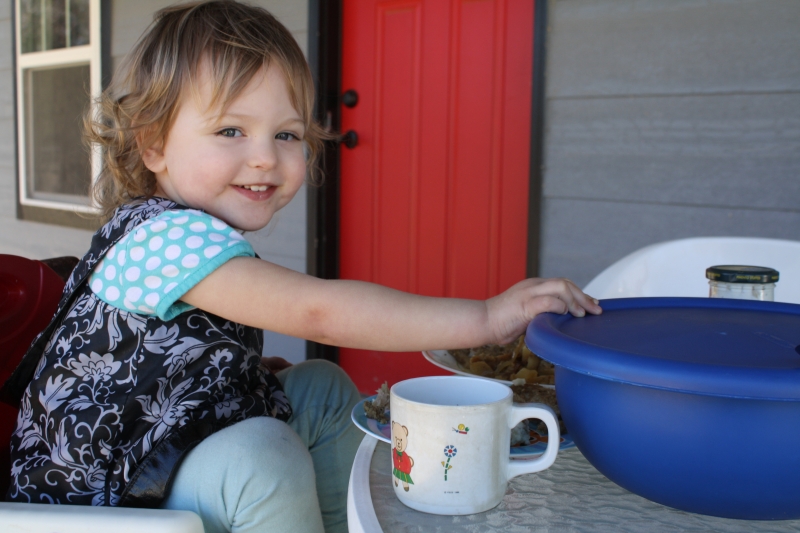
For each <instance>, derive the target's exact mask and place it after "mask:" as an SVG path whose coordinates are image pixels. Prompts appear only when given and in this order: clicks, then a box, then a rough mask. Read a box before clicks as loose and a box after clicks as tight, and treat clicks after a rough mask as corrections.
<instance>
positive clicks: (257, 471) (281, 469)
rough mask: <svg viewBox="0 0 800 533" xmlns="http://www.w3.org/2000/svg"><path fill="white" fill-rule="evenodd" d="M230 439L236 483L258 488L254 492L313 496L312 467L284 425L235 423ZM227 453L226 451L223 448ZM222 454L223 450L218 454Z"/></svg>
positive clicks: (263, 421)
mask: <svg viewBox="0 0 800 533" xmlns="http://www.w3.org/2000/svg"><path fill="white" fill-rule="evenodd" d="M231 428H236V431H234V432H231V434H230V435H229V437H230V438H234V439H236V441H237V448H238V449H239V450H241V453H240V454H239V455H238V456H237V457H236V458H235V459H234V460H233V463H234V464H235V465H236V469H237V470H238V471H239V475H238V476H237V477H239V483H242V482H243V483H244V484H245V485H250V486H252V485H255V486H257V487H259V488H258V489H257V491H256V492H260V493H267V494H269V493H271V492H274V491H280V492H282V493H286V492H288V493H299V494H305V493H307V492H308V491H311V494H312V495H315V494H316V490H315V479H314V463H313V461H312V460H311V455H310V454H309V452H308V449H307V447H306V446H305V444H304V443H303V441H302V440H301V439H300V437H299V436H298V435H297V433H295V432H294V430H292V428H291V427H289V426H288V425H287V424H286V423H284V422H281V421H279V420H276V419H274V418H268V417H258V418H251V419H248V420H245V421H243V422H239V423H238V424H236V425H235V426H232V427H231ZM227 449H229V448H227ZM220 453H228V452H226V448H223V449H221V450H220Z"/></svg>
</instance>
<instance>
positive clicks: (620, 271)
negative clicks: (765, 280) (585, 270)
mask: <svg viewBox="0 0 800 533" xmlns="http://www.w3.org/2000/svg"><path fill="white" fill-rule="evenodd" d="M714 265H752V266H762V267H769V268H774V269H775V270H777V271H778V272H779V273H780V280H779V281H778V283H777V284H776V285H775V301H776V302H789V303H796V304H800V242H798V241H788V240H780V239H758V238H749V237H697V238H691V239H679V240H675V241H667V242H661V243H658V244H652V245H650V246H646V247H644V248H641V249H640V250H637V251H635V252H633V253H632V254H630V255H628V256H625V257H623V258H622V259H620V260H619V261H617V262H616V263H614V264H613V265H611V266H610V267H608V268H607V269H605V270H604V271H602V272H601V273H600V274H598V275H597V277H595V278H594V279H593V280H592V281H590V282H589V284H588V285H586V287H585V288H584V291H585V292H586V293H587V294H590V295H591V296H593V297H595V298H599V299H601V300H602V299H604V298H627V297H639V296H693V297H703V296H708V280H707V279H706V277H705V272H706V268H708V267H710V266H714Z"/></svg>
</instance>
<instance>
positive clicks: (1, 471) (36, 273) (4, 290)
mask: <svg viewBox="0 0 800 533" xmlns="http://www.w3.org/2000/svg"><path fill="white" fill-rule="evenodd" d="M63 289H64V280H62V279H61V278H60V277H59V276H58V274H56V273H55V272H54V271H53V270H52V269H50V268H49V267H48V266H47V265H45V264H43V263H41V262H40V261H32V260H30V259H25V258H23V257H17V256H14V255H3V254H0V384H2V383H5V381H6V380H7V379H8V377H9V376H10V375H11V374H12V373H13V372H14V369H15V368H16V367H17V365H18V364H19V362H20V360H21V359H22V356H23V355H25V352H26V351H27V350H28V348H29V347H30V345H31V342H32V341H33V339H34V337H36V335H38V334H39V333H40V332H41V331H42V330H43V329H44V328H45V327H47V324H49V323H50V319H51V318H52V317H53V313H55V311H56V308H57V307H58V302H59V300H60V299H61V292H62V291H63ZM16 420H17V408H16V407H12V406H9V405H6V404H4V403H2V402H0V494H5V491H6V490H7V488H8V483H9V475H10V472H11V465H10V463H9V453H10V450H9V445H10V440H11V432H12V431H14V426H15V424H16Z"/></svg>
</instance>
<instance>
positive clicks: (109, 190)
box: [3, 1, 600, 533]
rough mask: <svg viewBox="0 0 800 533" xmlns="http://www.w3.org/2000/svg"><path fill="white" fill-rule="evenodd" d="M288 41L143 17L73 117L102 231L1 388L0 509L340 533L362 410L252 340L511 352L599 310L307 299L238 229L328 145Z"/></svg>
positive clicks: (549, 287) (230, 8)
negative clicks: (99, 88) (537, 329)
mask: <svg viewBox="0 0 800 533" xmlns="http://www.w3.org/2000/svg"><path fill="white" fill-rule="evenodd" d="M312 105H313V87H312V79H311V75H310V72H309V69H308V66H307V65H306V62H305V60H304V58H303V55H302V53H301V51H300V49H299V48H298V46H297V44H296V43H295V41H294V40H293V38H292V36H291V35H290V34H289V32H288V31H287V30H286V29H285V28H284V27H283V26H282V25H281V24H280V23H278V22H277V21H276V20H275V19H274V18H273V17H272V16H271V15H269V14H268V13H267V12H265V11H263V10H261V9H258V8H254V7H249V6H246V5H242V4H239V3H236V2H233V1H214V2H203V3H192V4H184V5H179V6H174V7H170V8H167V9H164V10H162V11H160V12H159V13H158V14H157V15H156V18H155V22H154V23H153V25H152V27H151V28H150V29H149V31H148V32H147V33H146V34H145V35H144V37H143V38H142V39H141V41H140V42H139V43H138V44H137V45H136V46H135V48H134V49H133V50H132V52H131V53H130V55H129V57H128V58H127V61H126V63H125V65H124V68H123V69H122V70H121V71H120V73H119V74H118V75H117V77H115V79H114V81H113V82H112V84H111V87H110V88H109V89H108V90H107V91H106V93H105V94H104V95H103V97H102V98H101V101H100V108H101V113H100V117H99V118H96V119H95V120H94V121H92V120H88V127H87V131H88V138H89V140H90V141H92V142H94V143H97V144H99V145H100V146H101V147H102V148H103V152H104V161H105V164H104V168H103V173H102V176H101V177H100V179H99V181H98V182H97V185H96V187H95V190H94V195H95V199H96V201H97V202H98V204H99V205H100V206H101V207H102V209H103V210H104V213H105V214H106V217H107V219H108V222H107V223H106V224H105V225H104V226H103V227H102V228H101V229H100V230H99V231H98V232H97V233H96V234H95V235H94V238H93V240H92V245H91V248H90V250H89V252H88V253H87V254H86V255H85V256H84V257H83V259H82V260H81V261H80V263H79V264H78V266H77V267H76V268H75V270H74V271H73V273H72V275H71V278H70V279H69V282H68V283H67V286H66V288H65V290H64V296H63V298H62V300H61V302H60V304H59V308H58V311H57V313H56V315H55V317H54V319H53V321H52V323H51V324H50V326H48V328H47V329H46V330H45V331H44V332H43V333H42V334H41V335H40V336H39V337H37V339H36V340H35V341H34V343H33V345H32V347H31V349H30V350H29V352H28V354H27V355H26V356H25V359H24V360H23V362H22V363H21V365H20V367H19V368H18V369H17V371H16V372H15V374H14V375H13V376H12V378H11V379H10V380H9V381H8V383H7V384H6V385H5V386H4V388H3V397H4V398H5V399H6V400H11V401H13V402H15V404H18V405H20V411H19V417H18V421H17V427H16V430H15V432H14V434H13V437H12V483H11V487H10V489H9V493H8V499H9V500H12V501H23V502H36V503H63V504H80V505H111V506H139V507H165V508H170V509H189V510H192V511H195V512H197V513H198V514H199V515H200V516H201V518H202V520H203V523H204V526H205V528H206V531H207V532H209V533H211V532H216V531H232V530H233V531H242V532H243V531H271V532H278V531H295V532H298V531H322V530H323V528H324V529H325V530H327V531H345V530H346V490H347V481H348V476H349V472H350V466H351V464H352V459H353V456H354V454H355V450H356V448H357V446H358V443H359V441H360V438H361V435H360V434H359V431H358V430H357V429H355V427H354V426H353V425H352V424H351V423H350V421H349V413H350V411H351V409H352V407H353V405H354V404H355V403H356V402H357V401H358V400H359V395H358V392H357V391H356V389H355V387H354V386H353V384H352V383H351V382H350V381H349V380H348V379H347V377H346V376H345V375H344V374H343V373H342V372H341V371H340V370H339V369H338V367H336V366H334V365H332V364H329V363H325V362H321V361H312V362H307V363H302V364H299V365H295V366H290V367H288V368H284V369H282V370H280V371H279V372H277V374H273V373H271V372H270V370H269V369H268V368H267V367H266V366H265V365H264V364H262V361H261V358H260V355H261V352H262V346H261V344H262V337H261V332H260V330H261V329H269V330H272V331H276V332H280V333H284V334H287V335H293V336H296V337H301V338H305V339H311V340H314V341H316V342H321V343H328V344H334V345H338V346H348V347H357V348H366V349H371V350H389V351H416V350H422V349H436V348H459V347H470V346H477V345H482V344H486V343H499V342H509V341H511V340H512V339H514V338H516V337H517V336H519V335H520V334H521V333H522V332H523V330H524V329H525V327H526V325H527V324H528V323H529V322H530V320H531V319H532V318H533V317H534V316H535V315H536V314H537V313H541V312H546V311H549V312H556V313H566V312H571V313H572V314H573V315H576V316H583V315H584V314H585V312H586V311H589V312H591V313H599V312H600V308H599V307H598V305H597V302H596V301H594V300H592V299H591V298H589V297H587V296H586V295H585V294H583V293H582V292H581V291H580V290H579V289H578V288H577V287H576V286H575V285H573V284H572V283H570V282H568V281H565V280H537V279H532V280H526V281H523V282H521V283H519V284H517V285H515V286H514V287H512V288H511V289H509V290H508V291H506V292H504V293H503V294H501V295H499V296H497V297H495V298H492V299H490V300H487V301H485V302H484V301H471V300H458V299H445V298H428V297H422V296H415V295H411V294H406V293H402V292H399V291H394V290H391V289H388V288H385V287H381V286H377V285H372V284H369V283H362V282H357V281H348V280H320V279H316V278H313V277H310V276H306V275H303V274H299V273H297V272H294V271H291V270H287V269H285V268H281V267H279V266H277V265H273V264H270V263H268V262H265V261H262V260H259V259H258V258H256V257H255V254H254V252H253V249H252V247H251V246H250V245H249V244H248V242H247V241H246V240H244V239H243V238H242V236H241V233H240V232H241V231H255V230H258V229H260V228H263V227H264V226H266V225H267V224H268V223H269V221H270V219H271V218H272V217H273V215H274V214H275V213H276V212H277V211H278V210H279V209H281V208H282V207H283V206H285V205H286V204H287V203H288V202H289V201H290V200H291V199H292V197H293V196H294V195H295V193H296V192H297V191H298V189H299V188H300V186H301V185H302V184H303V182H304V180H305V179H306V175H307V174H310V175H311V176H312V177H313V174H314V162H315V160H316V158H317V156H318V153H319V151H320V147H321V143H322V141H323V140H324V139H325V138H326V134H325V133H324V132H323V131H322V130H321V129H320V127H319V126H318V125H317V124H315V123H314V121H313V119H312Z"/></svg>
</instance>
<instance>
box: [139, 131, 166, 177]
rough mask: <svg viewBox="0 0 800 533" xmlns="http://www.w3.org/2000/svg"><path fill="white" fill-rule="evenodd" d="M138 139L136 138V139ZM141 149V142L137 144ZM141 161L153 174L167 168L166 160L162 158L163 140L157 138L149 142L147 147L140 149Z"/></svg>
mask: <svg viewBox="0 0 800 533" xmlns="http://www.w3.org/2000/svg"><path fill="white" fill-rule="evenodd" d="M137 141H138V139H137ZM139 149H140V150H141V144H139ZM142 163H144V166H146V167H147V169H148V170H149V171H150V172H152V173H153V174H158V173H159V172H164V170H166V168H167V163H166V160H165V159H164V141H163V140H158V141H156V142H155V143H153V144H151V145H150V146H149V147H148V148H145V149H144V150H142Z"/></svg>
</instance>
